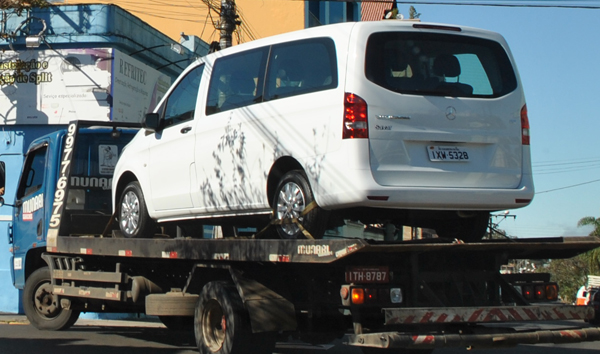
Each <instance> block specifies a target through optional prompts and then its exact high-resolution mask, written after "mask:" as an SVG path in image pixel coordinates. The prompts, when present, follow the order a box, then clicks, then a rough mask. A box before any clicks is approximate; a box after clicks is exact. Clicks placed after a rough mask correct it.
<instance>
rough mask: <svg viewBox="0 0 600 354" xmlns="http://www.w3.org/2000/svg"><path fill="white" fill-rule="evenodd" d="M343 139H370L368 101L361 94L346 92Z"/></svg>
mask: <svg viewBox="0 0 600 354" xmlns="http://www.w3.org/2000/svg"><path fill="white" fill-rule="evenodd" d="M342 138H343V139H368V138H369V122H368V119H367V102H366V101H365V100H363V99H362V98H360V96H358V95H355V94H353V93H348V92H346V94H345V96H344V126H343V133H342Z"/></svg>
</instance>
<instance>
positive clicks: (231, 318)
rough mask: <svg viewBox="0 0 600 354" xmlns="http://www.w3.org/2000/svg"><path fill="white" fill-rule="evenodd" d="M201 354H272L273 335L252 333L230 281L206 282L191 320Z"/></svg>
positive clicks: (247, 318) (242, 305) (235, 290)
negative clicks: (192, 320)
mask: <svg viewBox="0 0 600 354" xmlns="http://www.w3.org/2000/svg"><path fill="white" fill-rule="evenodd" d="M194 334H195V335H196V342H197V344H198V351H199V352H200V354H250V353H256V354H259V353H265V354H267V353H269V354H270V353H272V351H273V349H274V348H275V334H274V333H258V334H252V329H251V327H250V318H249V315H248V312H247V311H246V309H245V308H244V304H243V303H242V299H241V298H240V295H239V294H238V291H237V288H236V287H235V286H234V285H233V284H232V283H230V282H224V281H215V282H210V283H207V284H206V285H205V286H204V288H203V289H202V292H201V293H200V298H199V300H198V304H197V305H196V314H195V318H194Z"/></svg>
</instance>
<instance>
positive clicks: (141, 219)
mask: <svg viewBox="0 0 600 354" xmlns="http://www.w3.org/2000/svg"><path fill="white" fill-rule="evenodd" d="M118 206H119V212H118V214H117V215H118V218H119V228H120V229H121V232H122V233H123V236H125V237H126V238H140V237H144V236H146V237H152V235H154V231H155V230H156V223H155V222H154V220H152V219H151V218H150V216H149V215H148V209H147V208H146V201H145V199H144V194H143V193H142V188H141V187H140V184H139V183H138V182H137V181H134V182H131V183H129V184H128V185H127V186H126V187H125V189H124V190H123V193H121V197H120V198H119V204H118Z"/></svg>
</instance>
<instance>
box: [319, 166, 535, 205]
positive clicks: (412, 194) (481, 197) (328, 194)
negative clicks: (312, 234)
mask: <svg viewBox="0 0 600 354" xmlns="http://www.w3.org/2000/svg"><path fill="white" fill-rule="evenodd" d="M349 174H351V175H352V177H353V178H352V180H353V182H352V184H349V183H348V184H346V186H350V188H348V187H346V188H344V185H341V186H340V185H338V186H337V187H339V188H329V189H320V190H319V191H318V192H317V193H315V198H316V200H317V203H318V204H319V205H320V206H321V207H322V208H324V209H330V210H335V209H344V208H353V207H373V208H389V209H422V210H482V211H493V210H503V209H515V208H521V207H524V206H527V205H529V204H530V203H531V201H532V200H533V197H534V188H533V179H532V177H531V175H523V180H522V181H521V186H519V187H518V188H515V189H493V188H444V187H386V186H380V185H378V184H377V183H376V182H375V181H374V180H373V178H372V176H371V172H370V171H353V172H351V173H349Z"/></svg>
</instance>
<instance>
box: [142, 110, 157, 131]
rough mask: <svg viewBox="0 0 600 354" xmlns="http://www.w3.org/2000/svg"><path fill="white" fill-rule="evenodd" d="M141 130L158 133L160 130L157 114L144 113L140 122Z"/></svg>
mask: <svg viewBox="0 0 600 354" xmlns="http://www.w3.org/2000/svg"><path fill="white" fill-rule="evenodd" d="M142 128H144V129H146V130H148V131H150V132H156V131H158V130H159V128H160V116H159V115H158V113H146V115H145V116H144V119H143V120H142Z"/></svg>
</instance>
